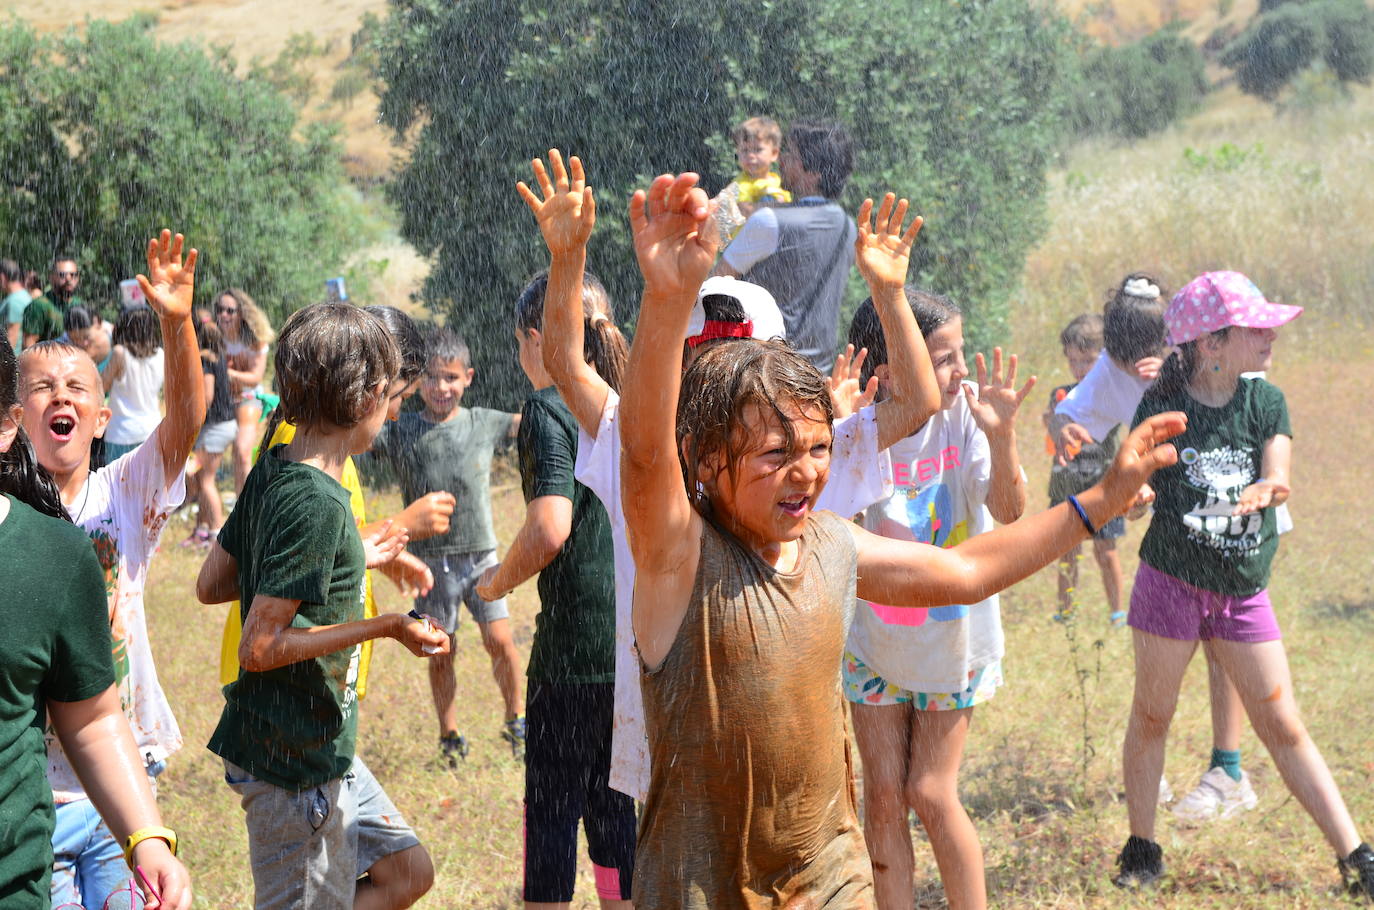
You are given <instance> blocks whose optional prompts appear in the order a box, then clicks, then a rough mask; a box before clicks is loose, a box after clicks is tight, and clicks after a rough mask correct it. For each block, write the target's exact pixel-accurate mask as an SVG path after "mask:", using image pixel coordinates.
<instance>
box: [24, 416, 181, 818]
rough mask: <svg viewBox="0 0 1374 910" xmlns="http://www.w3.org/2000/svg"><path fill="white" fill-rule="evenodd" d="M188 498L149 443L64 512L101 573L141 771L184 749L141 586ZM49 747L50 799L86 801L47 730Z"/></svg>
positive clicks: (100, 474) (95, 478)
mask: <svg viewBox="0 0 1374 910" xmlns="http://www.w3.org/2000/svg"><path fill="white" fill-rule="evenodd" d="M185 498H186V475H185V474H184V473H183V474H178V475H177V478H176V480H175V481H173V482H172V484H171V485H170V486H168V485H167V480H166V476H165V474H164V473H163V470H162V457H161V455H160V454H159V452H158V449H157V440H156V437H155V436H154V437H150V438H149V439H148V441H147V442H145V443H144V444H143V445H141V446H139V447H138V448H136V449H134V450H133V451H132V452H130V453H129V454H127V455H124V456H123V457H121V458H117V459H115V461H114V462H113V463H111V464H110V465H108V466H107V467H105V468H102V469H101V470H99V471H96V472H95V473H93V474H91V475H90V476H89V477H87V478H86V485H85V486H84V487H83V488H82V490H81V491H80V492H79V493H77V494H76V498H75V499H74V500H73V501H72V505H71V507H70V508H69V511H70V512H71V514H72V521H74V522H76V524H77V525H79V526H80V527H81V529H82V530H84V531H85V532H86V534H87V535H89V536H90V538H91V542H92V543H93V544H94V545H95V553H96V556H97V557H99V559H100V566H101V568H103V569H104V570H105V590H106V593H107V594H108V596H109V599H110V616H111V620H110V637H111V638H112V639H113V642H114V667H115V686H116V687H117V688H118V690H119V700H120V703H121V704H122V705H123V706H124V713H125V715H127V716H128V718H129V726H130V727H132V728H133V731H134V742H135V743H136V744H137V745H138V753H139V755H141V756H142V757H143V761H144V762H145V763H146V764H152V763H154V762H159V761H162V760H164V759H166V758H167V756H168V755H170V754H172V753H173V752H175V751H176V750H177V749H180V748H181V730H180V729H179V728H178V727H177V722H176V718H175V717H173V716H172V708H171V706H170V705H169V704H167V697H166V696H165V695H164V694H163V693H162V686H161V684H160V683H159V682H158V680H157V671H156V670H155V669H154V667H153V652H152V650H151V649H150V648H149V646H148V624H147V621H146V618H145V616H144V612H143V586H144V583H145V582H146V580H147V575H148V562H149V561H150V560H151V559H152V556H153V553H154V551H156V550H157V542H158V538H159V537H161V536H162V527H163V525H165V524H166V523H167V518H168V516H169V515H171V513H172V510H173V509H175V508H176V507H177V506H179V505H181V501H182V500H183V499H185ZM47 741H48V783H49V784H51V785H52V792H53V800H54V801H55V802H59V803H65V802H71V801H72V800H77V799H85V798H86V792H85V790H84V789H83V788H82V786H81V782H80V781H79V780H78V779H77V777H76V773H75V772H74V771H73V770H72V767H71V765H70V764H68V762H67V757H66V756H65V755H63V754H62V746H61V744H60V743H59V742H58V741H57V736H56V735H55V734H54V733H53V731H52V730H51V729H49V730H48V731H47Z"/></svg>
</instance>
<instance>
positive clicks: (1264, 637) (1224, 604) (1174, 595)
mask: <svg viewBox="0 0 1374 910" xmlns="http://www.w3.org/2000/svg"><path fill="white" fill-rule="evenodd" d="M1126 624H1127V625H1129V626H1130V627H1131V628H1132V629H1139V630H1140V631H1142V632H1149V633H1150V634H1151V635H1158V636H1160V637H1162V638H1173V639H1177V640H1179V641H1198V640H1199V639H1201V640H1203V641H1209V640H1211V639H1217V640H1219V641H1238V642H1246V643H1249V644H1254V643H1256V642H1261V641H1277V640H1278V639H1280V638H1282V637H1283V636H1282V635H1281V634H1280V633H1279V623H1278V620H1277V619H1275V618H1274V606H1273V604H1271V603H1270V602H1269V589H1268V588H1264V589H1262V590H1260V591H1256V592H1255V593H1254V594H1251V595H1249V596H1247V597H1232V596H1230V595H1227V594H1218V593H1216V592H1215V591H1204V590H1203V589H1202V588H1195V587H1193V586H1192V585H1190V584H1188V583H1187V582H1186V581H1180V580H1178V579H1177V578H1175V577H1173V576H1172V575H1169V574H1167V573H1164V572H1161V571H1159V570H1158V569H1156V568H1154V567H1153V566H1150V565H1147V564H1145V563H1143V562H1142V563H1141V564H1140V568H1139V569H1138V570H1137V571H1136V573H1135V587H1134V589H1132V591H1131V613H1130V615H1129V616H1128V617H1127V618H1126Z"/></svg>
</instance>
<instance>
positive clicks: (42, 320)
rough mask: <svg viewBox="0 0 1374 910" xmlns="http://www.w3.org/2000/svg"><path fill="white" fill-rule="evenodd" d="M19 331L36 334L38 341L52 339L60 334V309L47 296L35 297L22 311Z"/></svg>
mask: <svg viewBox="0 0 1374 910" xmlns="http://www.w3.org/2000/svg"><path fill="white" fill-rule="evenodd" d="M20 331H21V332H23V333H24V334H25V335H37V336H38V340H39V341H52V340H53V339H54V338H56V337H57V336H58V335H61V334H62V331H63V329H62V311H61V310H59V309H58V308H57V305H56V304H54V303H53V302H52V301H51V300H49V299H48V298H47V297H35V298H33V302H31V303H30V304H29V308H28V309H27V310H25V311H24V322H23V325H22V326H21V328H20Z"/></svg>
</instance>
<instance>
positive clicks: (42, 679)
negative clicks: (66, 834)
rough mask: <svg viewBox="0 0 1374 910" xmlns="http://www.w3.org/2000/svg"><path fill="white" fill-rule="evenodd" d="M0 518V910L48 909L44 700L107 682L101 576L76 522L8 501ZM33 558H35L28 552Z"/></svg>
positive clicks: (72, 696) (110, 676)
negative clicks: (0, 647)
mask: <svg viewBox="0 0 1374 910" xmlns="http://www.w3.org/2000/svg"><path fill="white" fill-rule="evenodd" d="M7 498H8V499H9V504H10V512H9V515H7V516H6V517H5V520H4V521H3V522H0V579H3V583H4V593H3V594H0V629H3V630H4V638H5V656H4V659H3V660H0V907H47V906H49V899H48V881H49V879H50V878H51V876H52V831H53V806H52V789H51V788H50V787H49V786H48V777H47V773H46V769H47V763H48V750H47V747H46V746H45V745H44V743H43V725H44V723H45V722H46V721H45V718H46V716H47V714H46V711H47V708H46V703H47V702H48V701H49V700H52V701H82V700H84V699H87V698H93V697H95V696H96V695H99V694H100V693H101V692H104V691H105V690H106V689H108V688H109V687H110V686H111V685H113V684H114V679H115V677H114V664H113V662H112V659H111V657H110V615H109V611H108V607H107V605H106V601H105V573H104V572H103V571H101V568H100V562H99V560H98V559H96V555H95V548H94V547H92V546H91V540H90V538H89V537H87V536H86V534H85V532H83V531H82V530H81V529H80V528H78V527H77V526H76V525H74V524H71V523H70V522H66V521H61V520H59V519H56V518H49V517H48V516H46V515H41V514H39V513H38V512H35V511H34V510H33V509H31V508H29V507H28V506H26V505H24V504H23V503H21V502H19V501H18V500H16V499H14V498H13V497H7ZM35 554H39V555H38V556H35Z"/></svg>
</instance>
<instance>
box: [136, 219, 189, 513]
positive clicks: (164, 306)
mask: <svg viewBox="0 0 1374 910" xmlns="http://www.w3.org/2000/svg"><path fill="white" fill-rule="evenodd" d="M182 243H183V238H182V236H181V235H180V234H177V235H176V236H175V237H173V236H172V233H171V231H166V230H164V231H163V232H162V235H161V236H160V237H156V238H154V239H152V240H149V241H148V275H147V276H144V275H139V276H138V284H139V287H141V288H142V289H143V295H144V297H146V298H147V300H148V305H149V306H151V307H152V308H153V310H154V311H155V312H156V313H157V315H158V320H159V321H160V322H161V323H162V350H163V351H164V352H165V355H164V356H165V357H166V377H167V378H166V394H165V396H164V397H165V398H166V400H167V416H165V417H163V418H162V423H160V424H158V427H157V429H156V430H155V431H154V435H156V436H157V448H158V453H159V454H160V455H161V456H162V469H163V472H164V474H165V476H166V478H167V484H168V485H169V486H170V485H171V484H172V483H173V482H174V481H175V480H176V478H177V475H179V474H180V473H181V472H182V471H183V470H185V468H186V458H187V456H189V455H190V454H191V448H192V447H193V446H194V445H195V444H196V435H197V434H199V433H200V428H201V426H202V425H203V424H204V423H205V387H204V384H203V383H202V382H201V378H200V377H201V369H200V348H199V347H198V346H197V345H196V329H195V325H194V324H193V323H192V321H191V303H192V295H193V292H194V290H195V280H196V257H197V253H196V251H195V249H194V248H193V249H192V250H191V251H190V252H189V253H187V254H186V261H185V262H184V263H183V262H182V259H181V249H182Z"/></svg>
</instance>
